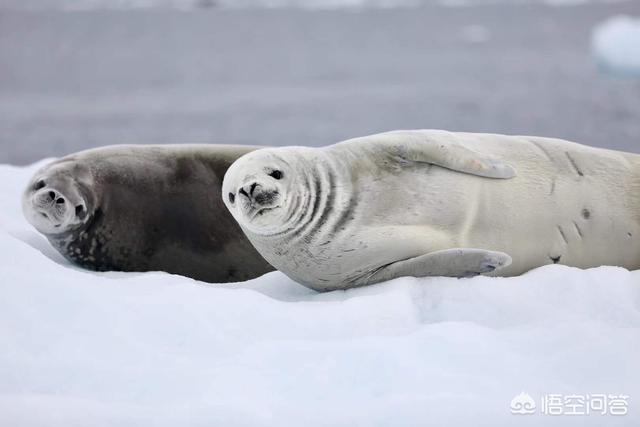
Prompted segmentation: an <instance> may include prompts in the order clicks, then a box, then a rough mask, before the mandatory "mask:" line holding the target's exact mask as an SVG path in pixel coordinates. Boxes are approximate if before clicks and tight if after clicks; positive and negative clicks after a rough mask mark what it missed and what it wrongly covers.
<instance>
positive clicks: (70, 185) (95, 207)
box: [22, 145, 273, 282]
mask: <svg viewBox="0 0 640 427" xmlns="http://www.w3.org/2000/svg"><path fill="white" fill-rule="evenodd" d="M255 148H256V147H243V146H225V145H158V146H144V145H121V146H110V147H103V148H98V149H92V150H87V151H83V152H79V153H76V154H72V155H69V156H67V157H64V158H62V159H60V160H57V161H54V162H53V163H51V164H49V165H47V166H45V167H44V168H42V169H41V170H39V171H38V172H37V173H36V174H35V175H34V176H33V178H32V180H31V181H30V182H29V184H28V187H27V189H26V191H25V192H24V196H23V200H22V206H23V212H24V214H25V217H26V218H27V220H28V221H29V222H30V223H31V224H32V225H33V226H34V227H35V228H36V229H37V230H38V231H39V232H41V233H43V234H44V235H45V236H46V237H47V239H48V240H49V241H50V242H51V244H52V245H53V246H54V247H55V248H56V249H57V250H58V251H59V252H60V253H61V254H62V255H64V256H65V257H66V258H67V259H69V260H71V261H72V262H74V263H76V264H78V265H80V266H82V267H84V268H88V269H91V270H98V271H107V270H117V271H154V270H161V271H167V272H169V273H175V274H180V275H184V276H188V277H192V278H194V279H198V280H202V281H207V282H231V281H241V280H247V279H250V278H254V277H257V276H260V275H262V274H264V273H266V272H268V271H271V270H273V267H271V266H270V265H269V264H268V263H267V262H266V261H265V260H264V259H263V258H262V257H261V256H260V255H259V254H258V252H257V251H256V250H255V249H254V248H253V246H251V244H250V243H249V241H248V240H247V239H246V237H245V236H244V234H243V233H242V231H241V230H240V228H239V227H238V225H237V224H236V222H235V221H234V220H233V218H232V217H231V215H229V212H228V211H227V210H226V209H225V207H224V205H223V204H222V201H221V196H220V189H221V186H222V177H223V176H224V173H225V172H226V170H227V168H228V167H229V165H231V163H232V162H233V161H235V160H236V159H237V158H238V157H240V156H241V155H243V154H246V153H248V152H250V151H251V150H254V149H255Z"/></svg>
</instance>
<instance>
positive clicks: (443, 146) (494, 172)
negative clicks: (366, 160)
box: [392, 131, 517, 179]
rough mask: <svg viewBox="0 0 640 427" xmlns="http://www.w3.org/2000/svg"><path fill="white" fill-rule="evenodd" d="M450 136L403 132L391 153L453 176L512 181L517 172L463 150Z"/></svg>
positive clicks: (495, 161)
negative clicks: (439, 168)
mask: <svg viewBox="0 0 640 427" xmlns="http://www.w3.org/2000/svg"><path fill="white" fill-rule="evenodd" d="M455 138H456V136H455V134H453V133H450V132H447V133H446V138H445V137H444V136H443V135H439V134H438V135H430V134H428V133H426V132H419V131H415V132H402V133H399V134H398V135H394V138H393V140H394V142H393V143H392V146H393V150H394V152H395V154H397V155H398V156H399V157H400V159H401V160H402V161H403V162H406V161H414V162H423V163H429V164H433V165H436V166H440V167H443V168H446V169H451V170H453V171H456V172H462V173H467V174H470V175H476V176H481V177H484V178H494V179H511V178H514V177H515V176H516V175H517V172H516V169H515V168H514V167H513V166H511V165H509V164H508V163H506V162H503V161H502V160H499V159H496V158H494V157H491V156H489V155H487V154H483V153H480V152H477V151H475V150H472V149H470V148H467V147H465V146H463V145H462V144H461V143H460V142H459V141H456V140H455Z"/></svg>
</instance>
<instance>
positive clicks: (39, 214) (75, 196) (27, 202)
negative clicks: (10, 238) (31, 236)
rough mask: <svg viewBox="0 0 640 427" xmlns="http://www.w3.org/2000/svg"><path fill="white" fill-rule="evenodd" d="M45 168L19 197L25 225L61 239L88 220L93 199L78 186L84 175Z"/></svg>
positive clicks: (81, 184)
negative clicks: (59, 236)
mask: <svg viewBox="0 0 640 427" xmlns="http://www.w3.org/2000/svg"><path fill="white" fill-rule="evenodd" d="M56 166H57V165H54V166H53V167H51V166H48V167H46V168H44V169H42V170H41V171H40V172H39V173H36V174H35V176H34V177H33V178H32V180H31V181H30V182H29V184H28V186H27V188H26V190H25V192H24V193H23V196H22V210H23V212H24V216H25V217H26V219H27V221H29V223H30V224H31V225H33V226H34V227H35V228H36V229H37V230H38V231H39V232H41V233H42V234H44V235H48V236H52V235H62V234H65V233H69V232H72V231H74V230H77V229H79V228H81V227H82V226H83V225H85V224H86V223H87V222H88V220H89V219H90V214H89V213H90V209H91V205H92V197H91V196H90V192H89V190H88V187H87V186H86V185H84V184H83V183H82V182H81V177H82V176H83V174H81V173H80V174H71V173H69V171H68V169H66V168H63V167H56Z"/></svg>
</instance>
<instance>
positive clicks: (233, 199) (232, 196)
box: [229, 193, 236, 203]
mask: <svg viewBox="0 0 640 427" xmlns="http://www.w3.org/2000/svg"><path fill="white" fill-rule="evenodd" d="M229 201H230V202H231V203H233V202H235V201H236V195H235V194H233V193H229Z"/></svg>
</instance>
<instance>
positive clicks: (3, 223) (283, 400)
mask: <svg viewBox="0 0 640 427" xmlns="http://www.w3.org/2000/svg"><path fill="white" fill-rule="evenodd" d="M35 168H36V166H32V167H29V168H16V167H10V166H0V197H1V200H2V201H3V209H2V210H0V250H1V254H2V258H1V259H2V261H0V277H1V279H0V425H2V426H47V427H51V426H64V427H69V426H87V425H91V426H107V425H108V426H111V425H126V426H129V425H136V426H143V425H153V426H163V425H166V426H177V425H179V426H192V425H197V426H218V425H220V426H236V425H252V426H253V425H265V426H266V425H270V426H272V425H273V426H287V425H291V426H300V425H304V426H319V425H327V426H340V425H345V426H346V425H378V426H418V425H420V426H426V425H434V426H437V425H448V426H457V425H460V426H463V425H465V426H468V425H473V426H479V425H487V426H501V425H505V426H507V425H509V426H520V425H523V426H533V425H536V426H539V425H561V426H572V425H580V426H590V425H593V426H600V425H608V426H617V425H628V426H632V425H635V426H637V425H640V424H639V423H640V369H639V368H640V276H639V275H638V273H637V272H629V271H626V270H623V269H620V268H614V267H603V268H598V269H593V270H588V271H581V270H577V269H573V268H568V267H563V266H549V267H545V268H541V269H538V270H535V271H533V272H530V273H529V274H526V275H524V276H522V277H518V278H511V279H496V278H484V277H479V278H474V279H463V280H456V279H445V278H428V279H414V278H404V279H398V280H394V281H391V282H388V283H383V284H380V285H376V286H371V287H368V288H362V289H357V290H351V291H346V292H332V293H327V294H316V293H314V292H312V291H310V290H308V289H306V288H304V287H302V286H300V285H297V284H296V283H294V282H292V281H291V280H289V279H287V278H286V277H285V276H284V275H282V274H280V273H270V274H267V275H265V276H264V277H262V278H259V279H256V280H253V281H250V282H246V283H242V284H235V285H206V284H203V283H199V282H195V281H193V280H190V279H186V278H183V277H179V276H172V275H169V274H165V273H145V274H125V273H100V274H98V273H92V272H87V271H82V270H79V269H77V268H74V267H72V266H70V265H68V264H67V263H66V262H65V261H63V260H62V259H61V258H60V257H59V256H57V254H56V253H55V252H54V251H53V250H52V249H51V248H50V247H49V245H48V243H47V242H46V241H45V240H44V238H42V237H41V236H39V235H38V234H37V233H36V232H35V231H34V230H32V229H31V228H30V226H29V225H28V224H27V223H26V222H25V221H24V220H23V219H22V215H21V213H20V206H19V205H20V197H19V196H20V193H21V191H22V188H23V186H24V185H25V183H26V181H27V179H28V177H29V176H30V175H31V174H32V173H33V172H34V169H35ZM522 391H524V392H526V393H528V394H529V395H531V396H532V397H533V398H534V399H536V401H537V402H538V404H539V403H540V398H541V396H542V395H544V394H552V393H553V394H565V395H567V394H580V395H585V394H588V393H607V394H624V395H628V396H630V400H629V414H628V415H626V416H620V417H613V416H602V415H590V416H581V417H571V416H549V415H542V414H540V411H539V410H538V413H537V414H535V415H531V416H516V415H512V414H511V413H510V409H509V405H510V402H511V399H512V398H513V397H514V396H516V395H518V394H519V393H520V392H522ZM538 406H539V405H538Z"/></svg>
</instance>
